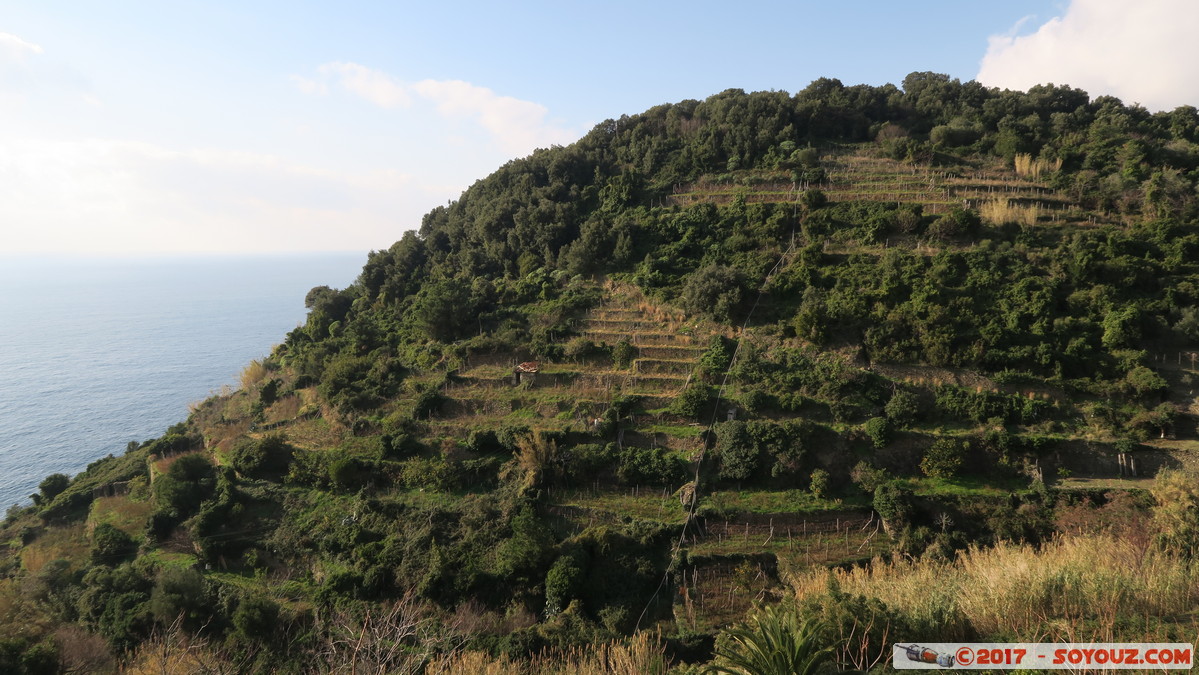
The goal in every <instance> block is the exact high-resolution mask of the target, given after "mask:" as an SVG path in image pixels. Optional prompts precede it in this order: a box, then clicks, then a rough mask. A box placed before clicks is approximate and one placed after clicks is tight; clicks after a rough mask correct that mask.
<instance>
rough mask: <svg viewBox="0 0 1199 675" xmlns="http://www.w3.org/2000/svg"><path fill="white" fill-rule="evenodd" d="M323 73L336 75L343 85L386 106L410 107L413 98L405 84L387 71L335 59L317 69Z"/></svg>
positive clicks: (367, 98) (372, 101)
mask: <svg viewBox="0 0 1199 675" xmlns="http://www.w3.org/2000/svg"><path fill="white" fill-rule="evenodd" d="M317 72H318V73H320V74H321V75H335V76H336V77H337V79H338V80H339V81H340V82H341V86H342V87H345V89H346V90H348V91H350V92H353V93H355V94H357V95H359V96H361V97H362V98H364V99H366V100H368V101H370V102H371V103H374V104H375V105H378V106H382V107H384V108H397V107H408V106H409V105H411V103H412V98H411V97H410V96H409V95H408V92H407V90H406V89H405V88H404V85H402V84H400V83H399V82H397V81H396V80H395V79H393V78H392V77H391V76H390V75H388V74H387V73H384V72H383V71H381V70H374V69H372V68H367V67H366V66H363V65H360V64H357V63H345V62H342V61H335V62H333V63H326V64H324V65H323V66H321V67H320V68H318V69H317Z"/></svg>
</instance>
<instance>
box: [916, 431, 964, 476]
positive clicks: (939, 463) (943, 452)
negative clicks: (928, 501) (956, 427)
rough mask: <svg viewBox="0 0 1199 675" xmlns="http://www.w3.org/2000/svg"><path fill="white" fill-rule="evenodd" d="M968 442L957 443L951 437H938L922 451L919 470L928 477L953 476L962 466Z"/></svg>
mask: <svg viewBox="0 0 1199 675" xmlns="http://www.w3.org/2000/svg"><path fill="white" fill-rule="evenodd" d="M969 449H970V444H969V443H959V442H958V441H956V440H954V439H952V438H938V439H937V440H935V441H933V444H932V445H931V446H929V448H928V450H926V451H925V452H924V459H922V460H920V470H921V471H923V472H924V475H926V476H928V477H929V478H953V477H954V476H956V475H957V473H958V470H960V469H961V468H962V463H963V462H964V461H965V456H966V452H967V451H968V450H969Z"/></svg>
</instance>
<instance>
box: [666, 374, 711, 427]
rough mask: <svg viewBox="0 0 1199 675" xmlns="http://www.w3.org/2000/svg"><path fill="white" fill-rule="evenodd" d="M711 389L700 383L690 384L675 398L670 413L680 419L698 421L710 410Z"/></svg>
mask: <svg viewBox="0 0 1199 675" xmlns="http://www.w3.org/2000/svg"><path fill="white" fill-rule="evenodd" d="M711 405H712V389H711V387H709V386H708V385H706V384H704V383H702V382H692V383H691V384H689V385H687V387H686V388H685V389H683V391H682V392H680V393H679V395H678V396H677V397H675V399H674V401H673V402H672V403H671V404H670V412H672V413H674V414H676V415H679V416H680V417H689V418H691V419H698V418H699V417H700V416H701V415H703V414H705V413H706V412H708V411H709V410H710V406H711Z"/></svg>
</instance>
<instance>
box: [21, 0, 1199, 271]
mask: <svg viewBox="0 0 1199 675" xmlns="http://www.w3.org/2000/svg"><path fill="white" fill-rule="evenodd" d="M1190 4H1192V3H1190V0H1185V1H1184V0H1154V1H1152V2H1144V3H1127V2H1116V1H1115V0H1055V1H1052V2H1049V1H1043V0H1011V1H1010V2H1007V3H984V2H962V1H960V0H959V1H958V2H947V1H942V2H911V3H894V2H882V1H877V2H865V1H861V0H859V1H848V2H820V3H816V2H786V3H783V2H777V3H760V2H759V3H749V4H741V5H734V4H733V3H728V2H720V3H716V2H686V3H684V2H673V1H670V2H651V3H645V2H640V3H634V2H624V1H619V2H606V3H599V2H569V1H561V0H559V2H552V3H551V2H535V3H534V2H526V3H494V2H458V3H454V4H446V5H434V3H427V2H421V3H412V2H389V3H380V2H345V3H338V4H336V5H334V4H333V3H300V2H287V3H284V2H239V3H232V2H204V3H199V2H171V3H161V2H120V1H119V0H118V1H114V2H112V3H103V4H101V3H92V2H24V3H13V2H0V255H2V254H25V253H47V252H65V253H77V254H96V255H104V254H147V255H152V254H160V253H180V252H191V253H207V252H287V251H311V250H356V251H365V250H368V249H373V248H383V247H386V246H388V245H390V243H391V242H393V241H394V240H396V239H398V238H399V236H400V235H401V234H402V233H403V231H404V230H406V229H410V228H414V227H417V226H419V222H420V216H421V215H422V214H423V213H425V212H426V211H428V210H429V209H430V208H432V207H433V206H435V205H437V204H442V203H445V202H446V201H447V200H448V199H452V198H455V197H457V196H458V194H460V193H461V191H462V190H463V189H464V188H466V187H467V186H469V185H470V184H471V183H472V182H474V181H475V180H476V179H478V178H481V177H483V176H485V175H486V174H488V173H490V172H491V171H492V170H493V169H495V168H496V167H497V166H499V165H500V164H502V163H504V162H505V161H507V160H509V159H511V158H513V157H518V156H523V155H525V154H528V153H529V152H530V151H532V150H533V149H534V148H536V147H544V146H547V145H550V144H552V143H560V144H566V143H569V142H571V141H573V140H574V139H576V138H578V137H579V136H580V135H582V134H583V133H585V132H586V131H587V130H588V129H589V128H590V127H591V126H592V125H594V124H595V123H597V122H600V121H602V120H604V119H606V118H609V117H616V116H619V115H621V114H625V113H629V114H632V113H636V112H639V111H641V110H644V109H646V108H648V107H650V106H653V105H656V104H659V103H665V102H673V101H678V100H682V99H686V98H704V97H706V96H708V95H711V94H713V93H716V92H719V91H721V90H723V89H726V88H730V87H737V88H742V89H745V90H759V89H782V90H786V91H790V92H794V91H798V90H800V89H802V88H804V87H805V86H806V85H807V84H808V83H809V82H811V81H812V80H813V79H815V78H818V77H836V78H839V79H840V80H842V81H843V82H845V83H846V84H857V83H867V84H876V85H877V84H884V83H887V82H892V83H895V84H899V83H900V82H901V81H902V79H903V77H904V76H905V75H906V74H907V73H909V72H912V71H922V70H932V71H937V72H944V73H948V74H950V75H952V76H954V77H958V78H961V79H963V80H968V79H974V78H976V77H977V78H978V79H980V81H983V82H984V83H985V84H989V85H993V86H1005V87H1012V88H1026V87H1027V86H1029V85H1031V84H1035V83H1037V82H1045V81H1054V82H1058V83H1062V82H1069V83H1070V84H1074V85H1075V86H1081V87H1083V88H1084V89H1087V90H1088V91H1090V92H1092V94H1098V93H1112V94H1115V95H1118V96H1121V97H1123V98H1125V99H1126V100H1129V101H1133V100H1136V101H1140V102H1142V103H1145V104H1146V105H1147V106H1150V107H1153V108H1155V109H1156V108H1169V107H1173V106H1175V105H1179V104H1180V103H1184V102H1185V103H1197V102H1199V95H1196V94H1197V93H1199V92H1194V91H1193V89H1194V87H1195V85H1194V84H1193V82H1196V81H1199V78H1197V77H1195V76H1196V73H1195V72H1194V69H1195V66H1193V65H1190V64H1192V63H1199V59H1197V58H1194V56H1195V55H1194V54H1193V52H1194V47H1193V46H1192V44H1191V43H1192V42H1193V39H1192V38H1190V37H1189V34H1190V33H1192V32H1193V29H1194V28H1199V23H1197V22H1196V18H1199V17H1197V16H1196V13H1195V10H1193V9H1191V8H1190V6H1189V5H1190ZM1126 5H1130V6H1131V7H1128V6H1126ZM1147 73H1148V74H1149V75H1147ZM1188 88H1189V89H1188ZM1193 99H1194V100H1193Z"/></svg>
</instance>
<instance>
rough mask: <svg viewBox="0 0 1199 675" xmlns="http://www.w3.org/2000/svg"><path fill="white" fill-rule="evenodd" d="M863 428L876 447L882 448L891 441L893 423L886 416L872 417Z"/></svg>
mask: <svg viewBox="0 0 1199 675" xmlns="http://www.w3.org/2000/svg"><path fill="white" fill-rule="evenodd" d="M863 429H864V430H865V432H866V436H867V437H869V438H870V442H871V443H873V444H874V447H875V449H878V450H882V449H883V448H885V447H887V444H888V443H890V442H891V423H890V422H889V421H888V420H887V418H886V417H871V418H870V419H868V420H866V424H865V426H864V427H863Z"/></svg>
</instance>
